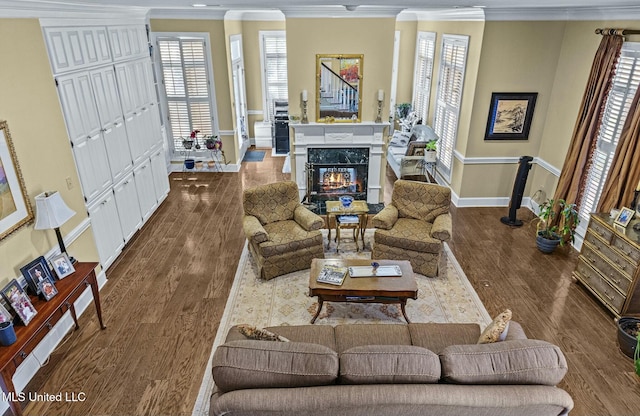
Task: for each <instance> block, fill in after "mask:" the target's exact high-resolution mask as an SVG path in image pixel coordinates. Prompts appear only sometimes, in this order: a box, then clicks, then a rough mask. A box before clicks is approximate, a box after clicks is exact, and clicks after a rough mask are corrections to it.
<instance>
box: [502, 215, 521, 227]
mask: <svg viewBox="0 0 640 416" xmlns="http://www.w3.org/2000/svg"><path fill="white" fill-rule="evenodd" d="M500 222H502V223H503V224H507V225H510V226H512V227H522V224H524V223H523V222H522V220H519V219H517V218H514V219H511V217H502V218H500Z"/></svg>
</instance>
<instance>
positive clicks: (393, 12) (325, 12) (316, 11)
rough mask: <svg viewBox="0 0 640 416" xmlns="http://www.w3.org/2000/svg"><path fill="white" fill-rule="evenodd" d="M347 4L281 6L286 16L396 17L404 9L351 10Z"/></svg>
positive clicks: (363, 8)
mask: <svg viewBox="0 0 640 416" xmlns="http://www.w3.org/2000/svg"><path fill="white" fill-rule="evenodd" d="M346 7H347V6H339V5H337V6H291V7H281V8H280V9H281V10H282V13H284V15H285V16H286V18H316V19H317V18H327V17H329V18H346V19H349V18H355V19H359V18H376V17H378V18H379V17H392V18H394V19H395V18H396V17H397V16H398V14H399V13H400V12H401V11H402V10H403V9H404V8H403V7H387V6H358V7H357V8H356V9H355V10H353V11H349V10H347V9H346Z"/></svg>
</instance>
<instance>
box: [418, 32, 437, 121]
mask: <svg viewBox="0 0 640 416" xmlns="http://www.w3.org/2000/svg"><path fill="white" fill-rule="evenodd" d="M435 49H436V34H435V33H433V32H418V40H417V42H416V63H415V70H414V75H413V109H414V110H415V112H416V114H417V115H418V117H419V118H420V119H421V120H422V123H423V124H427V117H429V96H430V95H431V78H432V76H433V55H434V54H435Z"/></svg>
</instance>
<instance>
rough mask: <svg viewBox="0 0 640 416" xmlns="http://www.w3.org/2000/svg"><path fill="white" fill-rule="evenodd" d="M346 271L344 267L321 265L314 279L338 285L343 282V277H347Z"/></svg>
mask: <svg viewBox="0 0 640 416" xmlns="http://www.w3.org/2000/svg"><path fill="white" fill-rule="evenodd" d="M347 271H348V269H347V268H346V267H340V266H334V265H331V264H328V265H326V266H323V267H322V269H321V270H320V273H319V274H318V278H317V279H316V281H318V282H319V283H328V284H330V285H336V286H340V285H341V284H342V282H344V278H345V277H347Z"/></svg>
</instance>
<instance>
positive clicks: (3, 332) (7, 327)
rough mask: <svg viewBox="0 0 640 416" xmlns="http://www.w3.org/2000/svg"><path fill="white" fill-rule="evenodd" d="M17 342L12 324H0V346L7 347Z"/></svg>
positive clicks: (7, 322)
mask: <svg viewBox="0 0 640 416" xmlns="http://www.w3.org/2000/svg"><path fill="white" fill-rule="evenodd" d="M16 341H17V338H16V331H15V329H14V328H13V322H11V321H6V322H0V345H2V346H5V347H8V346H9V345H11V344H13V343H14V342H16Z"/></svg>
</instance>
